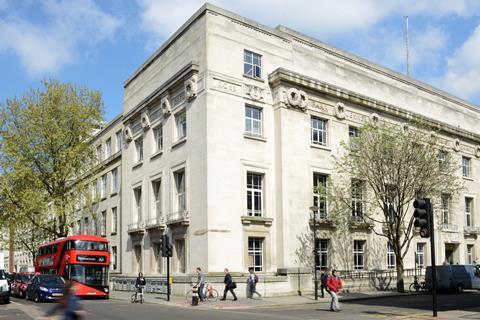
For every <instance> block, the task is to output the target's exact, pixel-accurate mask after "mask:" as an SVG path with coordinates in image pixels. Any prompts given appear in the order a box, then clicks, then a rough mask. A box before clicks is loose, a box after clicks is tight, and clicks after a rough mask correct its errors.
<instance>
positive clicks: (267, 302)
mask: <svg viewBox="0 0 480 320" xmlns="http://www.w3.org/2000/svg"><path fill="white" fill-rule="evenodd" d="M132 294H133V292H127V291H111V292H110V298H111V299H116V300H127V301H130V298H131V296H132ZM400 295H401V296H404V295H408V294H406V293H398V292H393V291H385V292H362V293H342V294H340V295H339V297H340V301H352V300H364V299H378V298H382V297H394V296H400ZM166 298H167V297H166V295H163V294H162V295H160V294H149V293H146V294H145V302H146V303H156V304H162V305H166V306H175V307H188V308H192V306H190V302H187V301H186V299H185V296H171V297H170V301H166ZM329 302H330V296H325V298H321V297H319V299H318V300H317V301H316V300H315V299H314V297H313V295H306V296H298V295H295V296H280V297H267V298H262V299H246V298H239V299H238V301H233V300H232V298H231V296H229V299H227V300H226V301H220V300H218V301H217V302H204V303H202V302H200V303H199V305H198V306H196V307H195V308H201V309H248V308H266V307H276V306H293V305H304V304H313V303H329Z"/></svg>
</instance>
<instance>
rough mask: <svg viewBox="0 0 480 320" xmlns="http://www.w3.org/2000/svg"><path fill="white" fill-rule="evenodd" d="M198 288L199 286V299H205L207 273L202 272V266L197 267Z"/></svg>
mask: <svg viewBox="0 0 480 320" xmlns="http://www.w3.org/2000/svg"><path fill="white" fill-rule="evenodd" d="M196 286H197V288H198V299H200V301H202V302H203V301H204V300H205V296H204V295H203V289H204V288H205V275H204V274H203V272H202V268H200V267H197V284H196Z"/></svg>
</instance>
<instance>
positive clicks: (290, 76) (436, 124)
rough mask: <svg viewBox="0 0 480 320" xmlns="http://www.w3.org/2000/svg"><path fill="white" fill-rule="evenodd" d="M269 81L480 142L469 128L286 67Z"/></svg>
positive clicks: (278, 70)
mask: <svg viewBox="0 0 480 320" xmlns="http://www.w3.org/2000/svg"><path fill="white" fill-rule="evenodd" d="M268 82H269V83H270V86H271V87H272V88H275V87H278V86H280V85H281V84H282V83H289V84H293V85H295V86H296V87H301V88H304V89H308V90H311V91H314V92H318V93H321V94H325V95H327V96H330V97H334V98H335V99H339V100H343V101H348V102H351V103H353V104H357V105H361V106H363V107H366V108H368V109H370V110H372V112H381V113H384V114H389V115H392V116H394V117H396V118H398V119H399V120H403V121H409V120H417V121H421V122H423V123H426V124H427V125H429V126H431V127H432V128H438V129H440V131H441V132H443V133H446V134H449V135H453V136H456V137H461V138H463V139H466V140H469V141H471V142H473V143H476V144H478V143H480V135H478V134H475V133H472V132H470V131H467V130H463V129H460V128H457V127H454V126H452V125H449V124H447V123H444V122H440V121H437V120H434V119H431V118H427V117H425V116H422V115H419V114H416V113H413V112H410V111H406V110H404V109H402V108H400V107H397V106H394V105H391V104H388V103H386V102H384V101H381V100H376V99H374V98H371V97H368V96H365V95H362V94H359V93H356V92H353V91H351V90H347V89H345V88H342V87H339V86H336V85H333V84H330V83H327V82H324V81H321V80H318V79H314V78H311V77H308V76H305V75H302V74H299V73H296V72H293V71H290V70H287V69H284V68H278V69H276V70H275V71H273V72H272V73H270V74H269V75H268ZM479 119H480V117H479Z"/></svg>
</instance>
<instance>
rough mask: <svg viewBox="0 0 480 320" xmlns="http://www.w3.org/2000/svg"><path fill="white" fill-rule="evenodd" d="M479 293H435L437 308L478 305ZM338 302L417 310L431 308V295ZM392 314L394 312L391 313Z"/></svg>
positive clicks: (469, 307)
mask: <svg viewBox="0 0 480 320" xmlns="http://www.w3.org/2000/svg"><path fill="white" fill-rule="evenodd" d="M479 299H480V293H478V292H476V291H475V292H473V291H472V292H465V293H463V294H449V293H439V294H437V308H438V311H450V310H465V309H472V308H478V307H479V304H480V303H479ZM340 303H344V304H346V305H347V304H352V305H364V306H371V307H372V308H371V310H375V306H377V307H379V308H388V307H392V308H405V309H419V310H425V311H428V310H432V295H431V294H420V295H408V296H396V297H384V298H376V299H365V300H352V301H343V302H342V301H341V300H340ZM367 312H368V313H376V312H380V311H367ZM392 315H394V314H392Z"/></svg>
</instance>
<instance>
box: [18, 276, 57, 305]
mask: <svg viewBox="0 0 480 320" xmlns="http://www.w3.org/2000/svg"><path fill="white" fill-rule="evenodd" d="M64 287H65V280H63V278H62V277H60V276H57V275H50V274H41V275H36V276H35V277H34V278H33V280H32V282H31V283H30V284H29V285H28V287H27V293H26V296H25V298H26V299H27V300H34V301H35V302H41V301H51V300H58V299H61V298H62V297H63V289H64Z"/></svg>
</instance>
